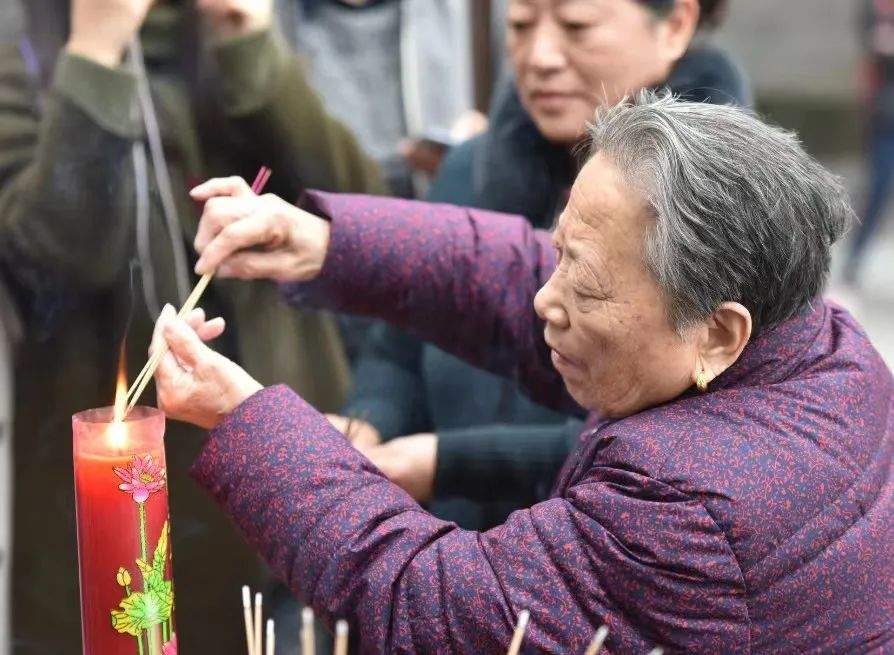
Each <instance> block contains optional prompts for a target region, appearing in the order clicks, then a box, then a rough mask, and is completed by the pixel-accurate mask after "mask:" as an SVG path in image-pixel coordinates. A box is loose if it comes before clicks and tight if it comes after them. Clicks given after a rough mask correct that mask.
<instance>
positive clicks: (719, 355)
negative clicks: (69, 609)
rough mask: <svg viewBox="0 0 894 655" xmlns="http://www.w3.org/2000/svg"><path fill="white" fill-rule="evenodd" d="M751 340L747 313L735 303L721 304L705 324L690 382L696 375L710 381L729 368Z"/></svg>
mask: <svg viewBox="0 0 894 655" xmlns="http://www.w3.org/2000/svg"><path fill="white" fill-rule="evenodd" d="M750 339H751V312H749V311H748V310H747V309H746V308H745V306H744V305H741V304H739V303H737V302H725V303H723V304H722V305H720V307H718V308H717V309H716V310H714V313H712V314H711V315H710V316H709V317H708V320H707V321H706V329H705V332H704V333H703V339H702V343H701V344H700V347H699V349H698V362H696V366H695V368H696V370H695V371H694V372H693V379H696V378H697V376H698V375H699V374H700V373H703V374H704V375H706V376H707V382H710V381H711V380H713V379H714V378H716V377H717V376H718V375H720V374H721V373H723V372H724V371H725V370H726V369H728V368H729V367H730V366H732V365H733V364H734V363H735V362H736V360H738V359H739V356H740V355H741V354H742V351H743V350H745V346H747V345H748V342H749V340H750Z"/></svg>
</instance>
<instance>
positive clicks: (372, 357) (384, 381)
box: [343, 323, 432, 439]
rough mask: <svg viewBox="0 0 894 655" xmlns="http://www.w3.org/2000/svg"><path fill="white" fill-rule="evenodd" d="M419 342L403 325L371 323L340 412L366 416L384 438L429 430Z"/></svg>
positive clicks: (421, 346)
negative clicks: (404, 329)
mask: <svg viewBox="0 0 894 655" xmlns="http://www.w3.org/2000/svg"><path fill="white" fill-rule="evenodd" d="M422 348H423V344H422V342H421V341H419V339H417V338H415V337H413V336H412V335H409V334H407V333H406V332H403V331H402V330H398V329H396V328H393V327H391V326H389V325H387V324H384V323H378V324H376V325H373V326H372V327H371V328H370V330H369V333H368V334H367V338H366V343H365V344H364V347H363V349H362V350H361V352H360V355H359V357H358V358H357V361H356V363H355V364H354V380H353V387H352V389H351V393H350V396H349V397H348V402H347V404H346V405H345V407H344V410H343V413H344V415H345V416H354V417H357V418H360V419H363V420H365V421H368V422H369V423H371V424H372V425H373V426H374V427H375V428H376V429H377V430H378V431H379V433H380V434H381V435H382V437H383V438H385V439H390V438H393V437H399V436H403V435H407V434H417V433H419V432H426V431H430V430H431V429H432V422H431V419H430V418H429V413H428V406H427V402H426V396H425V381H424V379H423V375H422Z"/></svg>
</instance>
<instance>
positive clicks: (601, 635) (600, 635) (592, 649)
mask: <svg viewBox="0 0 894 655" xmlns="http://www.w3.org/2000/svg"><path fill="white" fill-rule="evenodd" d="M607 637H608V627H606V626H602V627H601V628H599V629H598V630H597V631H596V634H595V635H593V641H591V642H590V645H589V646H587V650H586V651H584V655H596V654H597V653H598V652H599V651H600V650H602V644H604V643H605V639H606V638H607Z"/></svg>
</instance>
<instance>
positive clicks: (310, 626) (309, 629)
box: [301, 607, 317, 655]
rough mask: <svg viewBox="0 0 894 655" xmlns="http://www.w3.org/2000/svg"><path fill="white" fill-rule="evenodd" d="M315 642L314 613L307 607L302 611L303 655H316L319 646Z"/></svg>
mask: <svg viewBox="0 0 894 655" xmlns="http://www.w3.org/2000/svg"><path fill="white" fill-rule="evenodd" d="M314 641H315V639H314V611H313V610H312V609H311V608H309V607H305V608H304V609H303V610H301V653H302V654H303V655H316V652H317V646H316V644H315V643H314Z"/></svg>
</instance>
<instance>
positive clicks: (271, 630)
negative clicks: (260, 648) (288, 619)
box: [266, 619, 276, 655]
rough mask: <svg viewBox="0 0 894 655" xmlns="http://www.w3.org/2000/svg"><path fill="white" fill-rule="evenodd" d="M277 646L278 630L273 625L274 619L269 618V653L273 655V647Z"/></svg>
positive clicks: (267, 652)
mask: <svg viewBox="0 0 894 655" xmlns="http://www.w3.org/2000/svg"><path fill="white" fill-rule="evenodd" d="M275 647H276V631H275V628H274V627H273V619H267V650H266V654H267V655H273V649H274V648H275Z"/></svg>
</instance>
